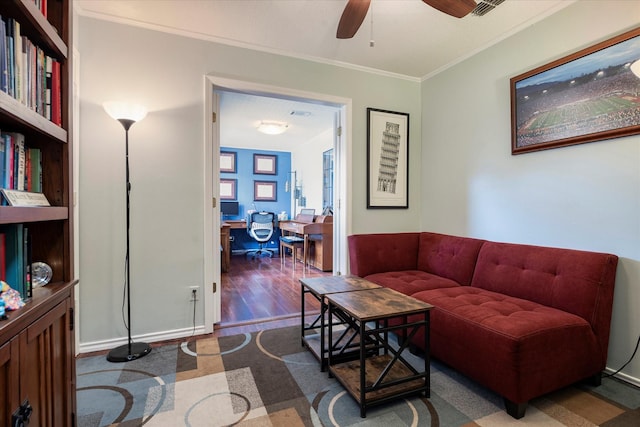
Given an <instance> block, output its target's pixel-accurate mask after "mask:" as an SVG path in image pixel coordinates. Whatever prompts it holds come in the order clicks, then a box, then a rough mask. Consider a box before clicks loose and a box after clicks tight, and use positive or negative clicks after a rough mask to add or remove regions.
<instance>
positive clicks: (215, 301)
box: [203, 75, 352, 333]
mask: <svg viewBox="0 0 640 427" xmlns="http://www.w3.org/2000/svg"><path fill="white" fill-rule="evenodd" d="M204 86H205V87H204V91H205V108H204V159H203V161H204V179H205V182H204V200H205V203H204V227H203V228H204V236H205V238H204V239H203V242H204V248H203V250H204V254H203V255H204V257H203V258H204V277H203V289H204V290H205V291H204V292H203V294H204V295H203V296H204V298H203V300H204V301H203V304H204V305H203V312H204V332H205V333H211V332H213V325H214V324H215V323H218V322H220V318H221V314H220V313H221V299H220V293H221V292H220V286H221V268H220V256H218V255H217V254H219V251H214V248H219V247H220V233H219V232H214V230H219V229H220V207H219V203H218V201H219V200H220V188H219V186H214V185H213V183H214V182H218V181H219V180H220V159H219V156H216V155H214V153H217V152H219V151H220V97H219V95H218V94H217V92H218V91H235V92H242V93H247V94H251V95H257V96H271V97H276V98H284V99H294V100H298V101H303V102H317V103H322V104H326V105H332V106H335V107H337V108H339V110H340V112H339V120H337V122H338V123H336V126H340V130H339V131H338V130H337V129H335V130H334V138H335V144H334V148H335V154H336V157H335V168H334V184H335V189H336V191H335V193H334V213H333V214H334V216H336V217H337V221H336V222H335V223H334V230H333V232H334V239H333V265H334V269H333V270H334V274H336V275H341V274H346V272H347V254H348V251H347V235H348V234H349V233H350V232H351V229H352V217H351V211H352V209H351V200H350V198H349V197H348V196H349V194H351V186H352V176H351V168H348V167H347V165H350V164H351V163H352V162H351V152H352V150H351V147H352V144H351V123H352V121H351V120H352V119H351V118H352V100H351V99H350V98H343V97H337V96H334V95H328V94H323V93H317V92H308V91H301V90H297V89H291V88H285V87H279V86H273V85H265V84H261V83H255V82H251V81H246V80H236V79H230V78H226V77H220V76H216V75H205V79H204ZM214 117H215V118H216V119H215V120H214V119H213V118H214ZM209 200H211V203H209V202H208V201H209ZM206 236H211V238H207V237H206ZM214 283H215V284H216V292H211V290H212V289H213V288H212V287H213V284H214Z"/></svg>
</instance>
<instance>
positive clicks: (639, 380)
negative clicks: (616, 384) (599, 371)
mask: <svg viewBox="0 0 640 427" xmlns="http://www.w3.org/2000/svg"><path fill="white" fill-rule="evenodd" d="M604 371H605V372H606V373H607V374H613V373H614V372H615V371H616V370H615V369H610V368H606V369H605V370H604ZM613 378H617V379H619V380H621V381H624V382H626V383H629V384H633V385H634V386H636V387H640V378H636V377H632V376H631V375H627V374H625V373H623V372H618V373H617V374H615V375H614V376H613Z"/></svg>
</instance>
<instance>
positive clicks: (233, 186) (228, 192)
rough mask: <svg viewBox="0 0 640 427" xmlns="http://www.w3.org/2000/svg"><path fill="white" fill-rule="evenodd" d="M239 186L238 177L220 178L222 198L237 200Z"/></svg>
mask: <svg viewBox="0 0 640 427" xmlns="http://www.w3.org/2000/svg"><path fill="white" fill-rule="evenodd" d="M237 188H238V180H237V179H228V178H220V200H236V199H237V198H238V193H237Z"/></svg>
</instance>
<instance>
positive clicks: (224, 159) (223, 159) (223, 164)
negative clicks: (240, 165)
mask: <svg viewBox="0 0 640 427" xmlns="http://www.w3.org/2000/svg"><path fill="white" fill-rule="evenodd" d="M236 164H237V162H236V153H235V151H221V152H220V172H223V173H237V169H236Z"/></svg>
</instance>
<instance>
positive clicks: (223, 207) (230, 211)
mask: <svg viewBox="0 0 640 427" xmlns="http://www.w3.org/2000/svg"><path fill="white" fill-rule="evenodd" d="M220 212H222V214H223V215H238V214H239V213H240V207H239V206H238V202H220Z"/></svg>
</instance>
